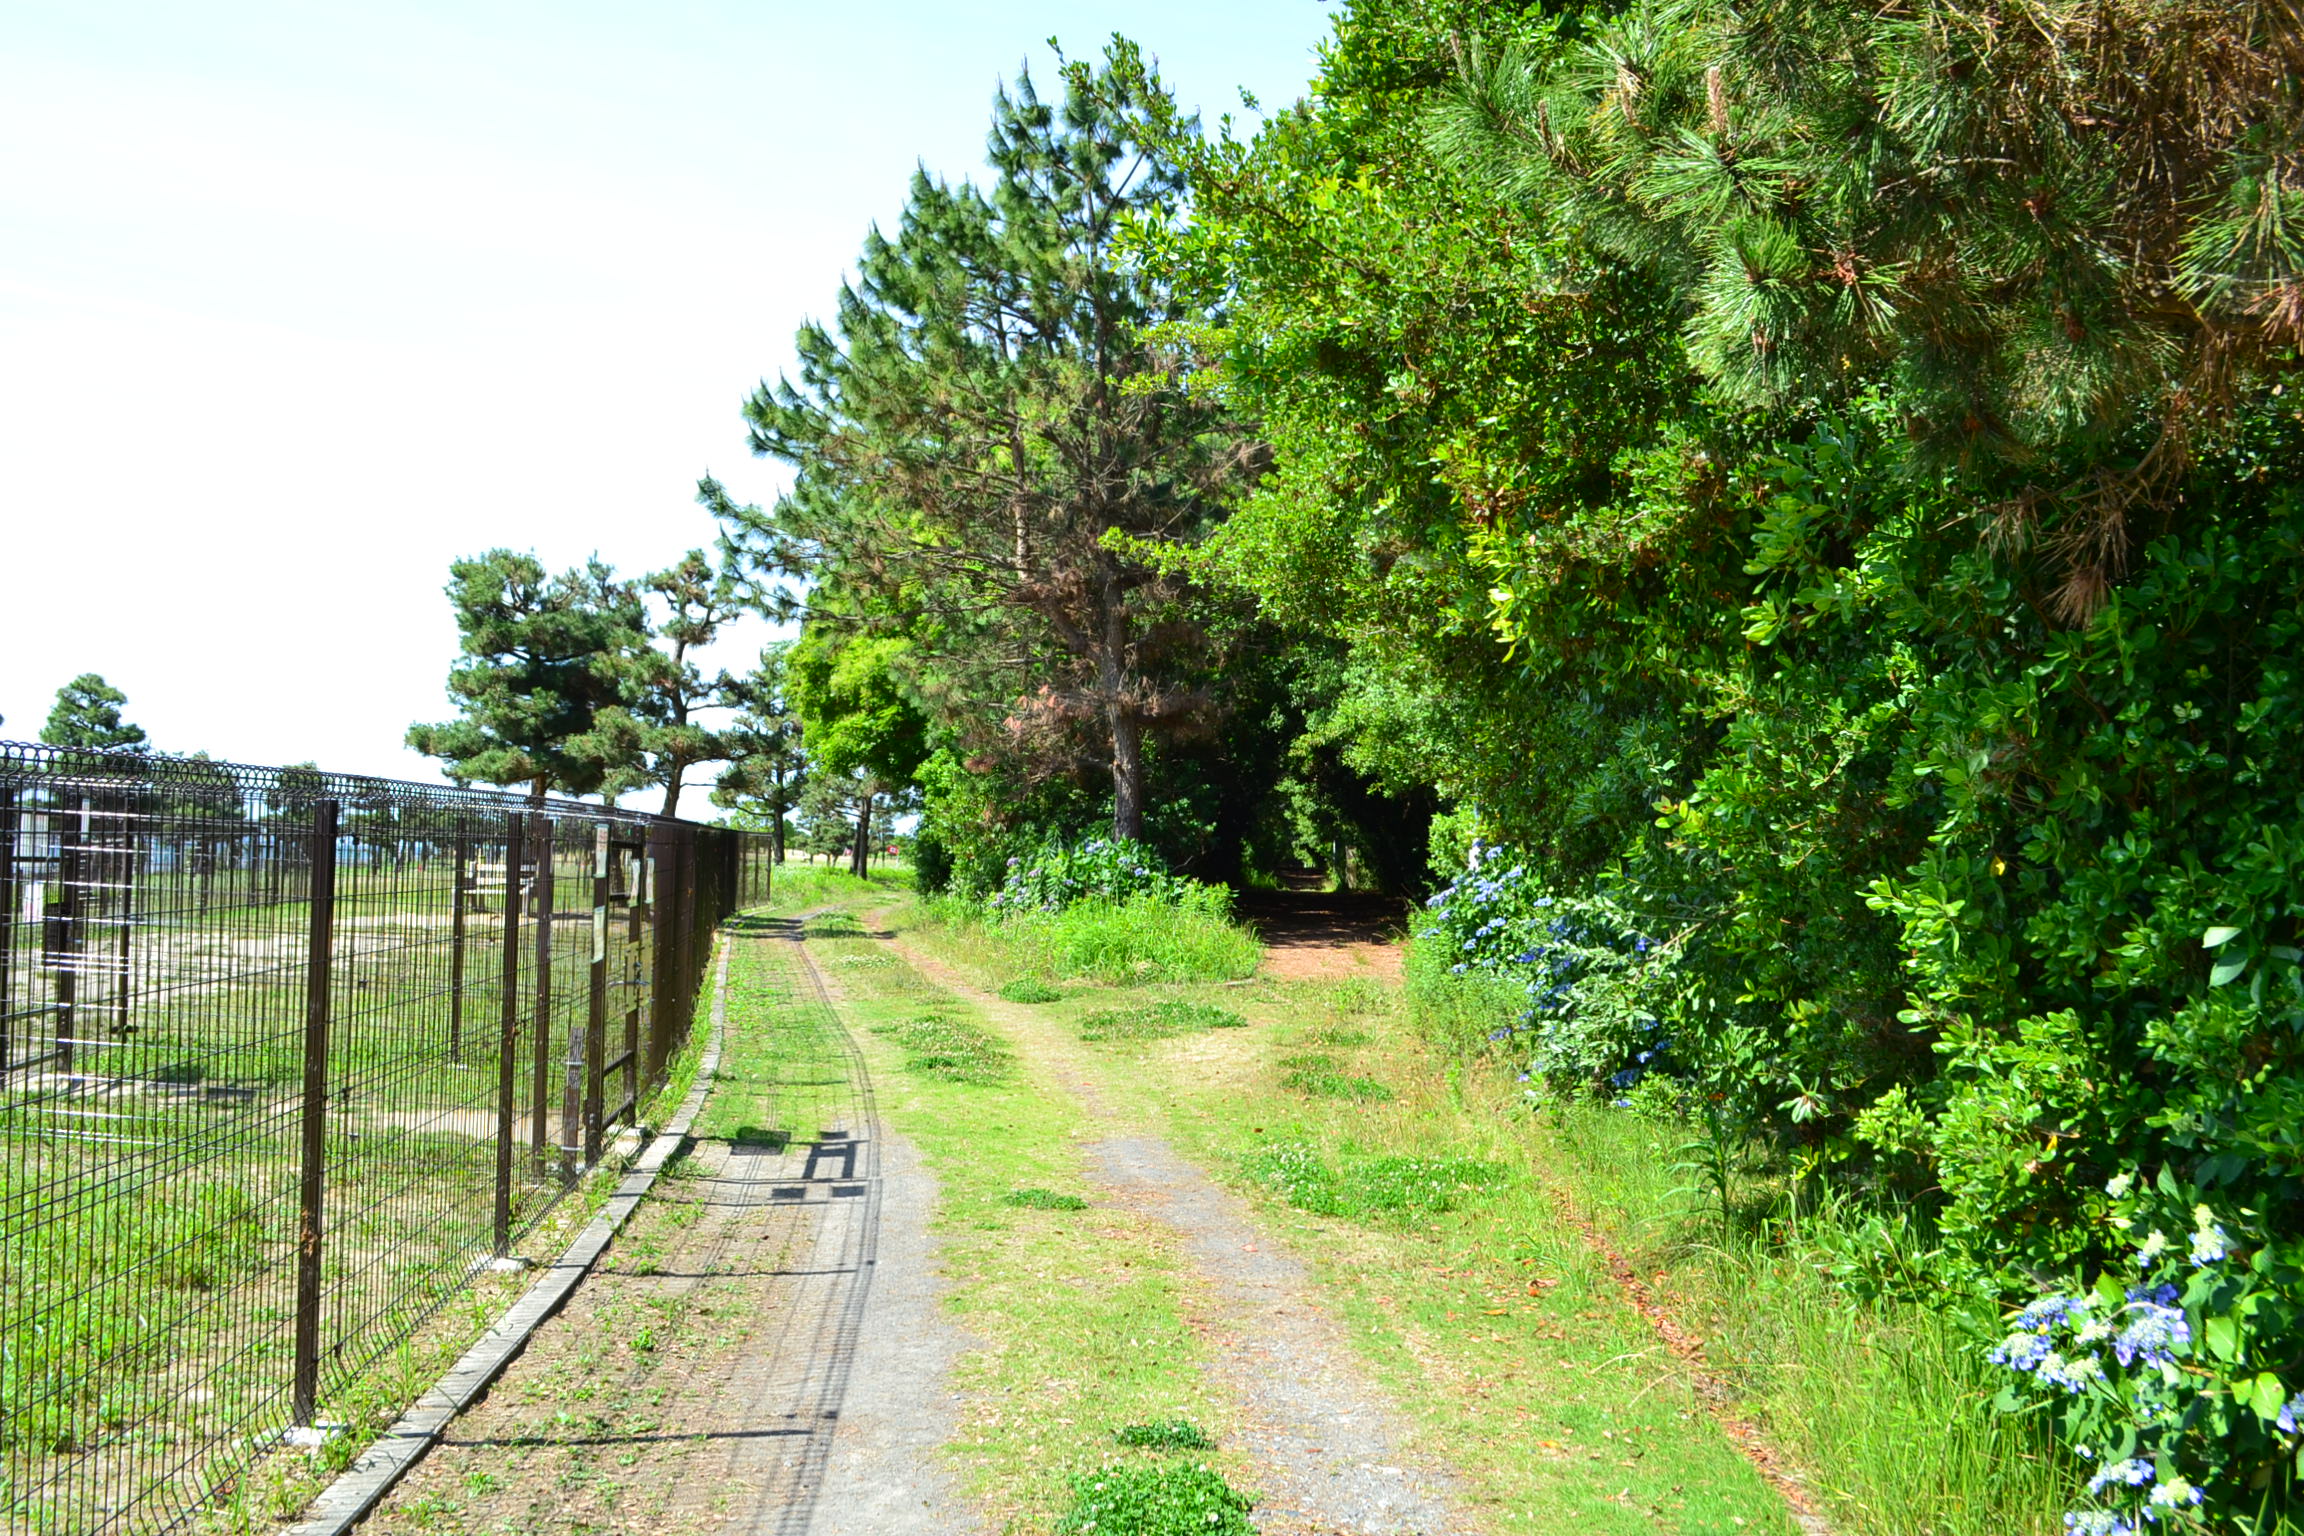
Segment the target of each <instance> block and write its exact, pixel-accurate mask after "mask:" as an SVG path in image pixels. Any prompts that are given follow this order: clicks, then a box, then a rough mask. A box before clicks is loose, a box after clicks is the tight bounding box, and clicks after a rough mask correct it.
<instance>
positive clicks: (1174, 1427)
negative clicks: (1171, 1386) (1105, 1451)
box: [1112, 1419, 1216, 1451]
mask: <svg viewBox="0 0 2304 1536" xmlns="http://www.w3.org/2000/svg"><path fill="white" fill-rule="evenodd" d="M1112 1438H1113V1439H1115V1440H1117V1441H1119V1442H1120V1443H1121V1444H1122V1445H1130V1446H1136V1447H1138V1448H1140V1449H1143V1450H1151V1451H1212V1450H1214V1449H1216V1441H1215V1439H1214V1438H1213V1437H1212V1436H1211V1435H1210V1434H1209V1433H1208V1431H1206V1430H1204V1429H1202V1428H1201V1427H1200V1426H1199V1425H1197V1424H1195V1423H1193V1422H1192V1421H1191V1420H1190V1419H1162V1420H1160V1421H1159V1422H1158V1423H1156V1424H1129V1425H1126V1426H1124V1427H1122V1428H1119V1429H1116V1430H1114V1431H1112Z"/></svg>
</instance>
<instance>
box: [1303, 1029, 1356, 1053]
mask: <svg viewBox="0 0 2304 1536" xmlns="http://www.w3.org/2000/svg"><path fill="white" fill-rule="evenodd" d="M1312 1038H1313V1039H1314V1040H1316V1041H1318V1042H1319V1043H1320V1044H1322V1045H1325V1046H1329V1047H1332V1048H1333V1049H1336V1050H1339V1051H1349V1050H1352V1049H1353V1048H1354V1047H1356V1046H1363V1045H1366V1044H1367V1043H1368V1041H1369V1035H1368V1032H1367V1031H1366V1030H1360V1029H1345V1028H1343V1027H1342V1026H1338V1027H1336V1028H1334V1029H1323V1030H1321V1031H1320V1032H1319V1033H1318V1034H1316V1035H1314V1036H1313V1037H1312Z"/></svg>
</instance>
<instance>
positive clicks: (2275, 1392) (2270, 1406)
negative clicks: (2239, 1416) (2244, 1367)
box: [2253, 1371, 2288, 1423]
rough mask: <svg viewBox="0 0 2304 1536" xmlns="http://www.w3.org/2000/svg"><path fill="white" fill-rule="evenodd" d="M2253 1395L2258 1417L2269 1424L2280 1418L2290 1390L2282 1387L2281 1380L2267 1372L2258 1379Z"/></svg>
mask: <svg viewBox="0 0 2304 1536" xmlns="http://www.w3.org/2000/svg"><path fill="white" fill-rule="evenodd" d="M2253 1395H2254V1398H2255V1403H2256V1416H2257V1417H2258V1418H2260V1419H2263V1420H2265V1421H2266V1422H2267V1423H2269V1422H2270V1421H2271V1420H2273V1419H2276V1418H2278V1417H2280V1410H2281V1409H2282V1408H2283V1407H2284V1406H2286V1405H2287V1402H2288V1389H2287V1388H2286V1387H2283V1386H2282V1385H2280V1378H2279V1377H2277V1376H2275V1375H2273V1374H2272V1373H2271V1372H2270V1371H2265V1372H2263V1373H2262V1374H2261V1375H2259V1376H2258V1377H2257V1378H2256V1381H2255V1384H2254V1393H2253Z"/></svg>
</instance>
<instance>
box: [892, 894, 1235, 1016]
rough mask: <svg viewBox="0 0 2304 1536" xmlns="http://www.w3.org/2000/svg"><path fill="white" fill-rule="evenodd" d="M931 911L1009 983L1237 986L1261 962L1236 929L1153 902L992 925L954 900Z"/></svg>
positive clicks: (1103, 905) (1026, 916)
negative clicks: (1013, 979) (1021, 979)
mask: <svg viewBox="0 0 2304 1536" xmlns="http://www.w3.org/2000/svg"><path fill="white" fill-rule="evenodd" d="M931 910H932V911H933V913H934V915H935V917H936V919H937V920H938V921H939V922H940V923H941V924H943V925H944V926H946V927H947V928H951V929H955V930H960V931H961V932H962V933H963V934H964V935H965V940H966V942H967V943H968V944H969V946H970V947H972V948H974V949H976V950H977V951H979V953H980V954H981V955H982V956H983V957H984V958H985V959H986V960H987V961H991V962H994V963H996V964H997V965H998V968H999V969H1000V971H1001V972H1002V973H1003V974H1005V975H1009V976H1019V975H1022V976H1041V977H1051V978H1056V979H1062V980H1085V981H1093V982H1099V983H1102V984H1104V985H1107V986H1137V985H1143V984H1145V983H1147V982H1177V981H1239V980H1245V979H1246V978H1248V977H1251V976H1253V975H1255V974H1256V967H1257V966H1258V965H1259V964H1260V963H1261V962H1262V960H1263V957H1264V951H1263V946H1261V945H1260V944H1258V943H1257V942H1256V936H1255V935H1254V934H1252V933H1250V932H1248V930H1247V929H1245V928H1242V927H1241V926H1240V925H1238V924H1237V923H1232V922H1227V921H1225V920H1223V919H1221V918H1217V917H1214V916H1211V915H1209V914H1208V913H1206V912H1201V911H1195V910H1191V909H1187V908H1181V907H1178V906H1176V905H1174V904H1173V903H1169V902H1163V901H1161V900H1159V899H1158V898H1157V897H1152V896H1139V897H1135V898H1132V899H1131V900H1128V901H1122V902H1110V901H1089V902H1081V903H1078V904H1077V905H1074V906H1070V907H1067V908H1065V909H1064V910H1063V911H1061V912H1030V913H1022V914H1019V915H1017V916H1014V917H1006V918H1001V919H999V920H997V921H993V920H989V919H987V918H986V917H985V915H984V913H983V910H982V909H981V908H979V907H977V906H975V905H974V904H972V903H969V902H964V901H959V900H944V901H939V902H936V903H934V904H933V907H932V908H931ZM1050 1001H1053V999H1050Z"/></svg>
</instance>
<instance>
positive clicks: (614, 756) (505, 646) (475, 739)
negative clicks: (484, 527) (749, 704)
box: [407, 549, 648, 801]
mask: <svg viewBox="0 0 2304 1536" xmlns="http://www.w3.org/2000/svg"><path fill="white" fill-rule="evenodd" d="M446 590H447V593H448V600H449V602H450V604H451V605H452V606H453V607H454V609H455V612H456V627H457V630H458V631H459V632H460V633H461V634H462V636H463V655H462V656H461V657H460V658H459V659H458V660H457V662H456V663H455V665H454V666H452V667H451V668H450V669H449V672H448V696H449V698H450V699H451V700H452V701H453V702H454V703H455V704H456V705H457V707H458V708H459V709H460V710H461V711H462V714H461V716H460V718H458V719H455V720H450V721H446V722H443V723H440V724H434V725H425V724H418V725H412V726H410V727H409V728H408V737H407V740H408V745H409V746H411V747H413V748H415V749H416V750H417V751H419V752H421V753H423V754H424V755H426V756H427V757H437V758H439V759H441V760H442V762H443V764H444V765H445V767H446V770H447V773H448V776H449V777H450V778H451V779H453V780H455V781H456V782H457V783H459V784H468V783H475V782H477V783H482V784H525V785H527V786H528V789H529V794H530V797H531V798H532V799H535V800H538V801H541V800H542V799H543V798H544V796H545V795H546V794H548V793H550V792H551V791H553V790H558V791H560V792H561V793H563V794H571V795H585V794H591V793H593V792H594V791H596V790H598V789H600V788H601V787H602V786H603V784H605V783H606V782H607V780H608V777H609V775H610V773H611V772H612V771H613V769H614V767H615V765H616V762H617V761H618V758H619V756H620V754H621V753H622V752H623V751H624V750H625V748H624V747H623V746H622V745H620V744H619V742H618V740H617V739H616V738H617V733H616V732H615V731H614V730H613V729H611V728H608V727H606V726H604V723H603V720H602V716H603V715H604V714H605V713H607V712H609V711H613V710H615V709H617V708H619V707H624V706H628V705H629V704H630V703H631V702H632V699H633V673H634V663H633V659H632V658H633V656H634V654H635V653H636V652H637V651H639V650H641V649H643V648H644V647H645V646H646V644H647V636H648V615H647V611H646V609H645V608H644V607H643V606H642V604H641V601H640V597H639V594H638V593H636V592H635V591H634V590H633V589H632V587H631V586H630V585H629V584H628V583H624V582H619V581H617V580H616V579H615V573H614V572H613V571H611V570H610V569H609V568H608V567H607V566H605V565H603V564H602V563H601V562H600V561H599V560H598V559H593V560H590V561H587V562H586V563H585V564H583V565H581V566H578V567H576V568H574V569H573V570H569V571H566V572H563V573H562V574H561V575H558V576H553V577H547V576H546V575H545V571H544V567H543V566H542V565H541V564H540V563H539V562H538V561H537V559H536V557H535V556H533V555H523V554H516V553H514V552H513V551H511V550H508V549H492V550H490V551H488V552H487V553H486V554H484V555H481V556H478V557H476V558H474V559H469V560H458V561H456V562H454V563H453V564H452V565H451V566H450V567H449V582H448V586H447V589H446Z"/></svg>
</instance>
